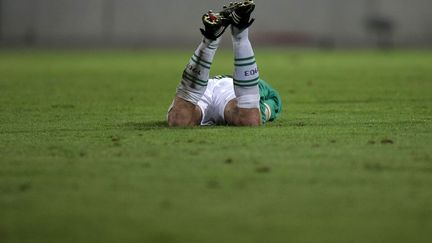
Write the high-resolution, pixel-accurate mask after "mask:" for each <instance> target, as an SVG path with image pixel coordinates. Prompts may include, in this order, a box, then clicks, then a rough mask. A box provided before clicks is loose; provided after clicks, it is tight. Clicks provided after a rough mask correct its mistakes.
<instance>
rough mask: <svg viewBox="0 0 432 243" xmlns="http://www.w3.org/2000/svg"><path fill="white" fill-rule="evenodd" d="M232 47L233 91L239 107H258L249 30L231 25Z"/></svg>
mask: <svg viewBox="0 0 432 243" xmlns="http://www.w3.org/2000/svg"><path fill="white" fill-rule="evenodd" d="M231 29H232V41H233V47H234V58H235V60H234V66H235V68H234V77H233V79H234V92H235V94H236V97H237V106H238V107H239V108H248V109H250V108H259V100H260V95H259V87H258V82H259V71H258V67H257V64H256V61H255V55H254V52H253V49H252V45H251V43H250V41H249V30H248V29H244V30H243V31H241V30H239V29H238V28H236V27H234V26H232V27H231Z"/></svg>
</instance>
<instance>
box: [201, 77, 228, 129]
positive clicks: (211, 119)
mask: <svg viewBox="0 0 432 243" xmlns="http://www.w3.org/2000/svg"><path fill="white" fill-rule="evenodd" d="M235 97H236V96H235V94H234V84H233V80H232V78H229V77H226V78H221V79H209V81H208V84H207V89H206V91H205V92H204V95H203V96H202V97H201V99H200V100H199V101H198V106H199V108H200V109H201V113H202V120H201V125H203V126H206V125H224V124H226V121H225V115H224V113H225V106H226V105H227V104H228V102H230V101H231V100H232V99H235Z"/></svg>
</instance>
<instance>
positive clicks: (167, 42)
mask: <svg viewBox="0 0 432 243" xmlns="http://www.w3.org/2000/svg"><path fill="white" fill-rule="evenodd" d="M227 2H228V1H215V0H213V1H211V0H199V1H198V0H195V1H178V0H164V1H145V0H0V46H2V47H11V46H12V47H17V46H21V47H22V46H29V47H144V48H146V47H150V48H152V47H182V46H189V45H191V44H195V43H196V42H197V38H199V35H200V34H199V32H198V28H199V27H200V26H201V23H200V17H201V15H202V14H203V12H205V10H208V9H213V10H218V9H220V7H221V5H223V4H224V3H227ZM256 4H257V10H256V13H255V17H256V19H257V22H256V23H255V24H254V28H253V30H252V35H253V38H254V43H255V44H257V45H263V46H266V45H267V46H275V45H281V46H307V47H308V46H311V47H327V48H333V47H336V48H337V47H382V48H392V47H415V48H418V47H431V46H432V27H431V26H432V1H431V0H410V1H407V0H265V1H264V0H256ZM226 44H227V43H226Z"/></svg>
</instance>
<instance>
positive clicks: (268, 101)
mask: <svg viewBox="0 0 432 243" xmlns="http://www.w3.org/2000/svg"><path fill="white" fill-rule="evenodd" d="M258 85H259V90H260V110H261V120H262V122H263V123H265V122H267V121H273V120H275V119H276V118H277V117H278V116H279V114H280V113H281V111H282V102H281V98H280V96H279V94H278V92H277V91H276V90H274V89H273V88H272V87H271V86H270V85H269V84H268V83H267V82H265V81H264V80H260V81H259V84H258ZM235 98H236V96H235V94H234V85H233V79H232V77H231V76H228V75H220V76H216V77H214V78H212V79H209V81H208V84H207V89H206V91H205V93H204V95H203V96H202V98H201V99H200V101H199V102H198V106H199V107H200V109H201V112H202V121H201V125H223V124H226V121H225V118H224V112H225V106H226V105H227V104H228V102H229V101H231V100H232V99H235ZM266 108H267V110H268V111H269V112H268V113H269V114H268V115H269V119H268V120H267V119H266V118H267V117H266Z"/></svg>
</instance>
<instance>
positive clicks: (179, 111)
mask: <svg viewBox="0 0 432 243" xmlns="http://www.w3.org/2000/svg"><path fill="white" fill-rule="evenodd" d="M200 122H201V111H200V109H199V108H198V107H197V106H196V105H193V104H191V103H189V102H186V101H184V100H181V99H176V100H175V102H174V106H173V108H172V109H171V110H170V111H169V112H168V126H170V127H190V126H197V125H200Z"/></svg>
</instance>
